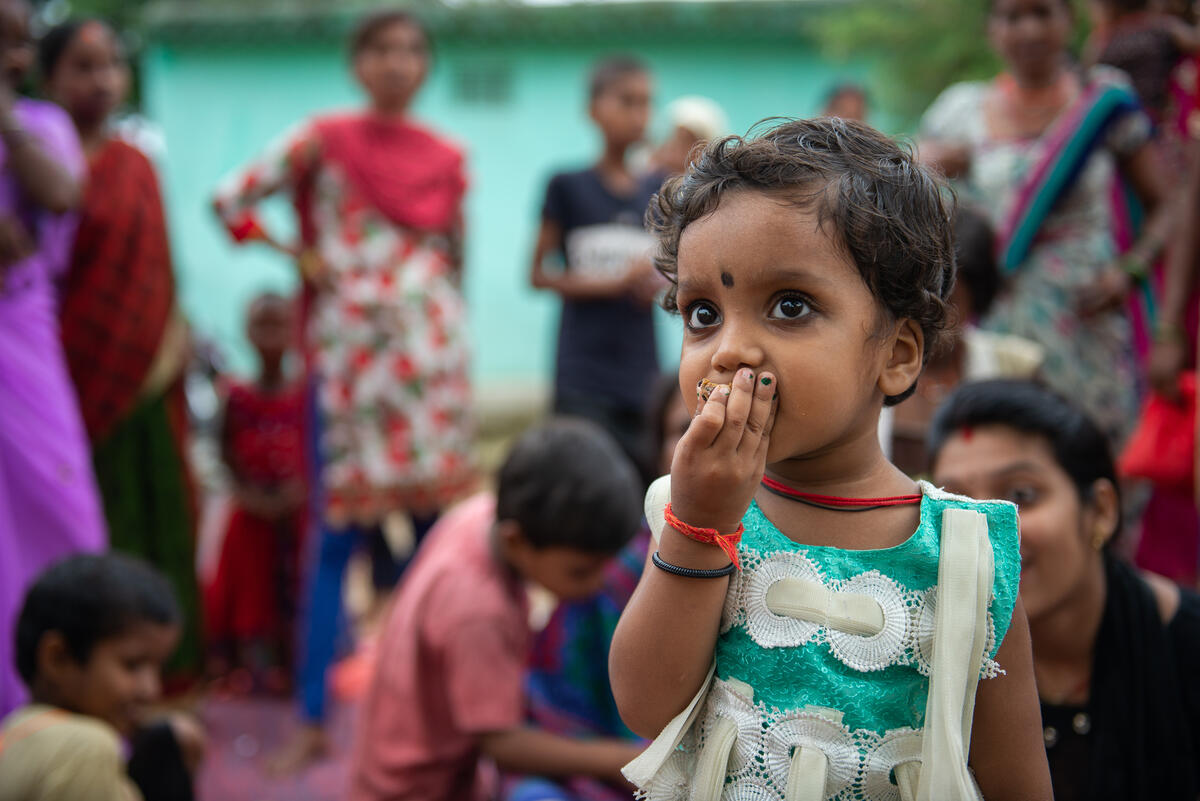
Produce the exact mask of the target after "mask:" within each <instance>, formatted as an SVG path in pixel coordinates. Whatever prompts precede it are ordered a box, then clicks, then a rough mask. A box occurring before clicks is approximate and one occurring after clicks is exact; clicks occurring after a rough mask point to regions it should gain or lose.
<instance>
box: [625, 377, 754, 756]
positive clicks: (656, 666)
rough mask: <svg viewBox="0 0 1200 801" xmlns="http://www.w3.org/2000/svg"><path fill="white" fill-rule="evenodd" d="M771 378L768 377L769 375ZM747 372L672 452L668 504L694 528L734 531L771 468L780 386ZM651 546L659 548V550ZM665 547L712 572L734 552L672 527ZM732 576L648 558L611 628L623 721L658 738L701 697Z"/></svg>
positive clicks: (673, 556) (717, 396)
mask: <svg viewBox="0 0 1200 801" xmlns="http://www.w3.org/2000/svg"><path fill="white" fill-rule="evenodd" d="M764 375H769V374H764ZM758 378H759V377H758V376H753V375H750V374H749V371H748V370H743V371H741V372H739V374H738V376H737V377H736V378H735V379H734V382H733V389H732V393H731V394H727V393H726V392H722V390H721V389H718V390H716V391H715V392H714V393H713V395H712V397H711V398H710V399H709V400H708V401H707V402H705V403H704V405H703V406H702V407H701V410H700V413H699V415H698V416H696V417H695V418H694V419H693V420H692V423H691V425H690V426H689V427H688V430H687V433H685V434H684V435H683V438H682V439H681V440H680V441H679V445H678V447H677V448H676V449H675V458H674V460H673V461H672V463H671V507H672V510H673V511H674V513H675V515H676V516H677V517H678V518H679V519H680V520H683V521H685V522H687V523H689V524H691V525H693V526H701V527H703V528H713V529H716V530H717V531H719V532H721V533H730V532H733V531H735V530H736V529H737V527H738V525H739V524H740V523H741V520H742V515H744V514H745V512H746V509H747V507H749V505H750V500H751V499H752V498H753V497H754V490H755V488H756V487H757V486H758V482H759V480H760V479H761V478H762V474H763V470H764V468H765V465H766V457H767V445H768V442H769V439H770V431H771V426H772V425H773V423H774V418H775V403H774V400H773V398H774V395H775V387H774V384H773V383H767V384H764V383H763V382H761V381H758V380H756V379H758ZM652 547H653V546H652ZM658 552H659V554H660V555H661V557H662V558H663V559H664V560H666V561H667V562H669V563H671V564H674V565H679V566H682V567H690V568H695V569H700V570H712V569H718V568H722V567H725V566H726V565H728V564H729V557H727V556H726V555H725V554H724V552H722V551H721V550H720V549H719V548H716V547H714V546H712V545H701V544H699V543H697V542H693V541H692V540H689V539H687V538H686V537H684V536H683V535H682V534H680V533H679V532H677V531H675V530H674V529H673V528H671V527H670V526H666V527H664V529H663V532H662V539H661V541H660V542H659V543H658ZM728 586H729V580H728V579H725V578H721V579H693V578H682V577H679V576H675V575H672V574H669V573H666V572H664V571H662V570H659V569H658V568H656V567H654V566H653V565H652V564H650V563H648V564H647V567H646V570H645V572H644V573H643V574H642V580H641V581H640V582H639V583H638V587H637V590H636V591H635V592H634V594H633V597H632V598H631V599H630V601H629V604H628V606H626V607H625V611H624V613H623V614H622V615H621V620H620V622H619V623H618V624H617V630H616V632H615V633H614V634H613V641H612V649H611V652H610V654H609V676H610V678H611V681H612V688H613V697H614V698H615V699H616V702H617V709H618V710H619V711H620V713H621V717H622V719H623V720H624V721H625V724H626V725H627V726H629V728H630V729H632V730H633V731H634V732H636V733H637V734H640V735H642V736H643V737H653V736H656V735H657V734H658V733H659V732H660V731H662V729H663V727H664V726H666V724H667V723H668V722H670V720H671V718H673V717H675V715H677V714H678V713H679V712H680V711H682V710H683V708H684V707H685V706H686V705H687V703H688V702H689V701H690V700H691V699H692V698H693V697H694V696H695V695H696V692H697V690H699V689H700V685H701V683H702V682H703V681H704V678H705V676H706V675H707V674H708V668H709V665H711V664H712V659H713V652H714V649H715V647H716V642H717V635H718V633H719V630H720V624H721V608H722V607H723V606H724V603H725V593H726V591H727V590H728Z"/></svg>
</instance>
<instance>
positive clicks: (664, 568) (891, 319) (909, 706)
mask: <svg viewBox="0 0 1200 801" xmlns="http://www.w3.org/2000/svg"><path fill="white" fill-rule="evenodd" d="M949 214H950V209H949V208H948V207H947V204H946V203H945V201H944V200H943V195H942V190H941V187H940V186H939V185H938V183H937V182H936V181H935V180H934V179H933V178H931V177H930V175H929V174H928V173H927V172H925V171H924V170H923V169H922V168H921V167H919V166H918V165H917V164H916V163H914V161H913V160H912V158H911V157H910V155H909V154H908V153H906V152H904V151H902V150H900V149H899V148H898V147H896V145H895V144H893V143H892V142H891V141H890V140H888V139H887V138H885V137H883V136H882V135H881V134H879V133H877V132H875V131H873V130H872V129H870V128H867V127H865V126H862V125H859V124H857V123H852V122H847V121H843V120H838V119H823V120H809V121H796V122H787V123H783V124H781V125H779V126H778V127H775V128H773V129H770V130H768V131H766V132H764V133H763V134H762V135H761V136H758V137H756V138H753V139H743V138H738V137H731V138H727V139H724V140H721V141H718V142H716V143H714V144H712V145H710V146H709V147H708V148H707V150H706V151H705V152H704V153H703V154H702V156H701V157H700V158H699V159H698V160H697V161H696V162H695V163H694V164H693V165H692V166H691V168H690V169H689V171H688V172H687V173H686V174H685V175H683V176H681V177H679V178H677V179H673V180H672V181H671V182H669V183H668V184H666V185H665V186H664V188H663V190H662V192H661V194H660V195H659V196H658V198H657V201H656V203H655V204H654V206H652V217H653V218H654V219H655V221H656V225H657V229H658V234H659V237H660V240H661V248H660V253H659V257H658V266H659V269H660V270H661V271H662V272H663V273H664V275H666V276H667V278H668V279H669V280H670V281H671V284H672V288H671V290H670V291H669V293H668V296H667V305H668V308H671V309H677V310H678V311H679V312H680V313H681V315H682V317H683V319H684V342H683V351H682V357H681V362H680V371H679V372H680V386H681V387H682V388H684V390H685V393H684V394H685V396H686V397H687V398H688V403H689V405H690V406H691V407H692V409H693V411H694V414H695V417H694V419H693V420H692V423H691V425H690V426H689V429H688V431H687V433H686V434H685V435H684V437H683V438H682V439H681V440H680V443H679V446H678V448H677V449H676V451H675V455H674V459H673V461H672V464H671V476H670V477H669V478H666V479H660V480H659V481H658V482H656V484H655V485H654V486H653V487H651V491H650V493H648V495H647V516H648V517H649V518H650V520H651V530H652V531H657V533H658V542H657V543H656V544H654V545H652V546H651V550H652V554H651V556H652V559H651V565H652V567H651V566H648V567H647V569H646V571H645V573H644V575H643V577H642V580H641V583H640V584H639V586H638V589H637V591H636V592H635V593H634V596H633V598H632V599H631V601H630V603H629V606H628V607H627V608H626V610H625V613H624V615H623V616H622V619H621V622H620V624H619V626H618V628H617V631H616V635H615V637H614V640H613V645H612V652H611V660H610V661H611V664H610V671H611V675H612V682H613V690H614V695H615V697H616V700H617V704H618V706H619V708H620V710H621V713H622V715H623V717H624V718H625V721H626V723H628V724H629V726H630V728H632V729H633V730H634V731H635V732H638V733H639V734H643V735H646V736H653V735H656V734H659V733H660V732H661V734H659V737H658V739H657V740H656V741H655V742H654V744H652V745H651V747H650V748H649V749H648V750H647V751H646V753H645V754H643V756H642V757H640V758H639V759H638V760H636V761H635V762H633V763H631V764H630V765H629V766H628V767H627V768H626V775H627V776H628V777H629V778H630V779H631V780H632V781H634V782H635V783H636V784H637V785H638V786H639V788H640V791H641V793H642V796H643V797H647V798H652V799H659V798H692V799H697V798H706V799H716V798H723V799H787V800H788V801H799V800H800V799H826V798H839V799H846V798H854V799H909V798H920V799H930V800H932V801H947V799H966V798H972V797H978V794H979V793H980V792H982V794H983V795H984V796H985V797H987V798H988V799H989V801H993V800H994V799H1009V798H1013V799H1015V798H1020V799H1049V798H1050V797H1051V792H1050V782H1049V776H1048V772H1047V769H1046V761H1045V756H1044V751H1043V749H1042V744H1041V730H1040V726H1039V716H1038V706H1037V694H1036V692H1035V689H1034V683H1033V673H1032V667H1031V657H1030V646H1029V631H1028V627H1027V624H1026V621H1025V615H1024V612H1023V611H1022V609H1021V606H1020V601H1019V600H1018V599H1017V584H1018V578H1019V572H1020V556H1019V543H1018V533H1017V518H1016V511H1015V509H1014V507H1013V506H1012V505H1010V504H1007V503H1002V502H987V503H980V502H976V501H972V500H969V499H967V498H962V497H957V496H951V495H947V494H945V493H942V492H939V491H938V490H936V489H934V488H933V487H931V486H929V485H927V484H919V485H918V484H914V482H913V481H912V480H911V479H909V478H908V477H907V476H906V475H904V473H902V472H901V471H900V470H898V469H897V468H896V467H894V466H893V465H892V464H890V463H889V462H888V461H887V460H886V458H885V457H884V455H883V453H882V451H881V448H880V445H879V440H878V437H877V436H876V427H877V424H878V418H879V413H880V410H881V408H882V407H883V406H884V405H889V406H890V405H893V404H896V403H899V402H900V401H901V400H903V399H904V398H906V397H907V396H908V395H910V394H911V393H912V392H913V389H914V387H915V385H916V382H917V379H918V377H919V376H920V373H921V369H922V367H923V365H924V363H925V360H926V356H927V353H928V352H929V350H931V349H932V348H934V347H936V346H938V345H939V344H940V343H941V340H942V339H944V338H945V336H946V331H947V323H948V321H947V310H948V305H947V301H946V299H947V297H948V295H949V293H950V290H951V285H952V283H953V274H954V257H953V247H952V242H951V233H950V225H949ZM697 388H699V389H697ZM700 390H703V391H700ZM667 501H669V503H667ZM664 507H665V508H664ZM664 520H665V521H668V522H669V525H664V524H663V521H664ZM976 686H977V687H978V690H976ZM689 699H690V703H689ZM968 765H969V769H968ZM972 773H973V776H972ZM976 783H977V785H978V787H976V786H975V785H976Z"/></svg>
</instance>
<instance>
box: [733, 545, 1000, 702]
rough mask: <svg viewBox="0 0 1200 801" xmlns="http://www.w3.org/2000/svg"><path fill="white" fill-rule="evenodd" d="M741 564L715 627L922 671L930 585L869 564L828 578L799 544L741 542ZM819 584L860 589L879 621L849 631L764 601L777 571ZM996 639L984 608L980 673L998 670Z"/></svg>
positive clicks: (932, 601) (930, 619) (856, 664)
mask: <svg viewBox="0 0 1200 801" xmlns="http://www.w3.org/2000/svg"><path fill="white" fill-rule="evenodd" d="M741 557H742V570H741V571H740V572H738V573H736V574H735V575H734V577H733V580H732V581H731V582H730V585H729V592H728V594H727V595H726V598H725V607H724V610H723V613H722V616H721V633H722V634H724V633H725V632H727V631H729V630H730V629H732V628H735V627H738V626H742V627H745V629H746V631H747V632H748V633H749V635H750V637H751V639H753V640H754V642H755V643H757V644H758V645H760V646H762V647H763V648H798V647H801V646H804V645H810V644H811V645H824V646H826V647H828V648H829V651H830V653H832V654H833V655H834V656H835V657H836V658H837V659H838V661H840V662H841V663H842V664H844V665H846V667H848V668H851V669H852V670H856V671H858V672H860V673H868V672H872V671H877V670H884V669H886V668H889V667H892V666H893V665H912V666H913V667H915V668H916V669H917V670H918V671H919V672H920V673H921V674H922V675H924V676H928V675H929V674H930V672H931V671H932V668H933V632H934V623H935V621H936V619H937V586H936V585H935V586H933V587H930V588H928V589H925V590H909V589H907V588H905V587H904V586H902V585H901V584H899V583H898V582H897V581H896V580H895V579H892V578H891V577H889V576H886V575H884V574H883V573H880V572H879V571H878V570H870V571H867V572H865V573H859V574H858V575H856V576H852V577H850V578H848V579H844V580H837V579H829V578H827V577H826V576H825V575H824V573H823V572H822V571H821V568H820V566H819V565H818V564H817V563H816V562H815V561H814V560H813V559H812V558H811V557H810V556H808V554H807V553H806V552H805V551H803V550H799V551H778V552H776V553H773V554H770V555H769V556H763V555H761V554H760V553H759V552H758V551H756V550H754V549H753V548H746V547H743V548H741ZM785 578H786V579H799V580H801V581H812V582H815V583H818V584H821V585H823V586H824V587H826V588H827V589H829V590H831V591H833V592H839V593H852V594H856V595H865V596H868V597H870V598H872V599H874V600H875V601H876V602H877V603H878V604H879V608H880V609H881V610H882V612H883V628H882V629H881V630H880V631H879V633H877V634H874V635H871V636H861V635H857V634H851V633H848V632H844V631H839V630H837V629H832V628H829V627H826V626H824V625H821V624H819V623H815V622H812V621H809V620H799V619H797V618H794V617H789V616H786V615H777V614H775V613H774V612H772V611H771V610H770V609H769V608H768V607H767V591H768V590H769V589H770V588H771V586H772V585H773V584H775V583H776V582H778V581H781V580H782V579H785ZM995 646H996V626H995V621H993V620H992V615H991V612H989V613H988V643H987V648H986V649H985V651H984V654H985V656H984V658H983V664H982V665H981V667H980V676H981V677H983V678H985V679H986V678H994V677H995V676H998V675H1001V674H1002V673H1004V671H1003V670H1002V669H1001V667H1000V666H999V665H998V664H997V663H996V662H995V660H993V659H992V658H991V657H989V656H987V654H990V653H991V652H992V651H993V650H994V648H995Z"/></svg>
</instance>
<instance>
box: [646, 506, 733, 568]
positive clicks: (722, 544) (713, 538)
mask: <svg viewBox="0 0 1200 801" xmlns="http://www.w3.org/2000/svg"><path fill="white" fill-rule="evenodd" d="M663 518H664V519H665V520H666V521H667V525H668V526H670V527H671V528H673V529H675V530H676V531H678V532H679V533H680V534H682V535H683V536H685V537H687V538H688V539H689V540H692V541H693V542H698V543H700V544H702V545H715V546H717V547H718V548H720V549H721V550H722V551H724V552H725V555H726V556H728V557H729V561H730V562H731V563H732V564H733V567H734V569H735V570H740V569H741V563H740V562H739V561H738V551H737V546H738V543H739V542H741V541H742V532H743V531H745V530H746V526H745V525H744V524H742V523H738V527H737V531H735V532H733V533H732V534H722V533H721V532H719V531H717V530H716V529H715V528H700V527H699V526H690V525H688V524H687V523H685V522H683V521H682V520H680V519H679V518H678V517H676V516H675V513H674V512H673V511H671V504H670V503H668V504H667V508H666V509H664V510H663Z"/></svg>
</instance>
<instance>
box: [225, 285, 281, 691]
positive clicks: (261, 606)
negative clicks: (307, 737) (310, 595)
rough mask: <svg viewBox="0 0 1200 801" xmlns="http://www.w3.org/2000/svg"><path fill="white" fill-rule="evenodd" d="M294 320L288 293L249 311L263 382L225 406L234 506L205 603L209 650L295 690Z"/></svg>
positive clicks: (269, 683) (238, 390) (233, 391)
mask: <svg viewBox="0 0 1200 801" xmlns="http://www.w3.org/2000/svg"><path fill="white" fill-rule="evenodd" d="M293 323H294V317H293V314H292V303H291V302H290V301H288V300H286V299H284V298H283V297H281V296H279V295H275V294H271V293H266V294H263V295H260V296H258V297H257V298H255V299H254V301H253V302H252V303H251V304H250V311H249V313H248V314H247V320H246V338H247V339H249V340H250V344H251V345H252V346H253V347H254V350H255V352H257V354H258V378H257V380H255V381H251V382H246V383H235V384H233V385H232V386H231V387H230V389H229V395H228V398H227V399H226V401H225V414H224V417H223V420H222V425H221V454H222V456H223V458H224V461H225V466H226V468H227V469H228V470H229V475H230V478H231V479H232V481H233V499H234V506H233V512H232V514H231V516H230V519H229V525H228V526H227V527H226V530H225V538H224V539H223V540H222V542H221V556H220V558H219V560H218V563H217V572H216V576H215V577H214V578H213V582H212V584H211V585H209V586H208V587H207V588H206V589H205V598H204V600H205V623H206V624H207V631H208V637H209V645H210V652H212V653H214V654H215V655H216V656H217V657H218V661H219V657H223V656H226V655H229V652H230V651H232V656H233V658H234V662H235V665H236V667H237V669H238V670H239V671H246V672H245V673H240V674H239V675H246V676H248V678H250V679H251V681H252V682H253V683H255V684H259V685H265V686H266V688H267V689H278V688H279V687H281V686H283V685H284V684H285V683H286V679H284V681H280V680H279V679H281V678H284V677H285V676H286V674H285V673H283V672H282V671H283V669H284V666H286V665H289V664H290V660H288V659H287V657H288V656H289V655H290V653H291V648H290V646H291V641H292V638H291V637H290V636H289V632H288V625H287V623H285V621H290V620H291V619H292V615H291V614H289V613H290V612H291V611H292V610H293V609H294V608H295V604H294V603H293V599H294V598H295V586H294V585H295V581H294V578H295V573H296V570H295V568H296V566H297V565H296V563H297V557H298V555H299V545H300V534H301V531H302V516H303V511H304V435H303V429H302V426H303V420H304V392H303V387H301V386H300V384H299V383H298V382H297V381H295V380H294V378H289V376H288V375H287V373H286V371H285V369H284V358H285V357H286V356H287V354H288V350H289V347H290V345H291V343H292V340H293V333H294V325H293ZM214 672H217V671H214ZM235 684H236V682H235Z"/></svg>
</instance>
